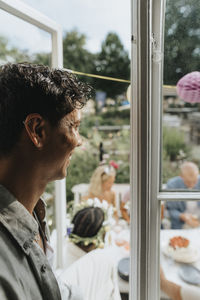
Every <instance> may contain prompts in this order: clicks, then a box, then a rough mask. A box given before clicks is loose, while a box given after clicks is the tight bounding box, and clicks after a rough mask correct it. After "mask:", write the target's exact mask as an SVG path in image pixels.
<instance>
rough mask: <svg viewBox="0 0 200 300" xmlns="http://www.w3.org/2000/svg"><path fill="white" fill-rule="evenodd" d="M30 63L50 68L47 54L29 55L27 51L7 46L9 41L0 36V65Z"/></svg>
mask: <svg viewBox="0 0 200 300" xmlns="http://www.w3.org/2000/svg"><path fill="white" fill-rule="evenodd" d="M25 61H26V62H32V63H38V64H44V65H48V66H50V64H51V59H50V54H49V53H35V54H33V55H30V54H29V53H28V51H27V50H21V49H18V48H16V47H13V46H11V45H9V41H8V40H7V39H6V38H5V37H2V36H0V63H7V62H11V63H19V62H25Z"/></svg>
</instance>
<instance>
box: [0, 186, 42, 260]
mask: <svg viewBox="0 0 200 300" xmlns="http://www.w3.org/2000/svg"><path fill="white" fill-rule="evenodd" d="M38 203H39V204H38ZM38 203H37V205H36V207H37V210H38V209H40V214H41V216H40V215H39V216H38V217H39V218H40V220H41V217H42V216H43V213H42V209H41V207H42V204H41V203H42V200H39V201H38ZM43 205H44V204H43ZM39 206H40V208H39ZM37 214H38V212H37ZM44 215H45V213H44ZM43 217H44V216H43ZM41 221H42V220H41ZM0 222H1V223H2V224H3V226H4V227H6V229H7V230H8V231H9V232H10V234H11V235H12V236H13V238H14V239H15V240H16V241H17V242H18V244H19V245H20V246H21V247H22V249H23V250H24V251H25V252H26V253H27V254H28V253H29V250H30V246H31V244H32V243H33V241H34V240H35V239H36V236H37V235H38V233H39V228H38V223H37V222H36V220H35V219H34V217H33V216H32V215H31V214H30V213H29V212H28V210H27V209H26V208H25V207H24V206H23V205H22V204H21V203H20V202H19V201H18V200H17V199H16V198H15V197H14V196H13V195H12V194H11V193H10V192H9V191H8V190H7V189H6V188H5V187H4V186H2V185H0Z"/></svg>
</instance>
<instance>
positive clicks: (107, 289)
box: [59, 199, 121, 300]
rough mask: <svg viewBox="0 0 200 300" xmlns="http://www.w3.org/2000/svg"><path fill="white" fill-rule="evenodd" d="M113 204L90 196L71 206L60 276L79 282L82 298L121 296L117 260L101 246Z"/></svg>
mask: <svg viewBox="0 0 200 300" xmlns="http://www.w3.org/2000/svg"><path fill="white" fill-rule="evenodd" d="M112 212H113V210H112V208H111V207H110V208H108V205H107V203H106V202H105V201H103V202H102V203H101V202H100V201H99V200H97V199H94V200H92V199H90V200H88V201H84V202H81V203H79V204H78V205H77V206H75V207H74V210H73V214H72V216H71V226H70V227H69V228H68V234H69V239H68V241H67V249H66V251H67V261H66V265H65V271H64V272H62V273H61V274H60V277H59V278H60V279H61V280H62V282H64V283H65V284H67V285H69V286H71V285H78V286H79V288H80V291H81V292H82V294H83V296H84V299H87V300H94V299H95V300H121V297H120V293H119V287H118V277H117V266H116V260H115V259H114V257H113V255H111V253H110V252H109V251H107V249H103V248H104V238H105V234H106V232H107V230H108V229H109V227H108V226H109V219H110V218H111V217H112Z"/></svg>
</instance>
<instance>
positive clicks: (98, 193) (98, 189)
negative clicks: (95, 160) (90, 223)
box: [83, 165, 118, 220]
mask: <svg viewBox="0 0 200 300" xmlns="http://www.w3.org/2000/svg"><path fill="white" fill-rule="evenodd" d="M115 177H116V171H115V168H114V167H113V166H112V165H102V166H99V167H97V168H96V169H95V171H94V172H93V174H92V177H91V179H90V184H89V188H88V193H87V195H86V196H85V197H83V200H87V199H90V198H91V199H93V198H98V199H99V200H100V201H103V200H106V201H107V202H108V204H109V205H112V206H113V208H114V217H115V219H116V220H118V212H117V206H116V194H115V192H114V191H113V190H112V186H113V184H114V182H115Z"/></svg>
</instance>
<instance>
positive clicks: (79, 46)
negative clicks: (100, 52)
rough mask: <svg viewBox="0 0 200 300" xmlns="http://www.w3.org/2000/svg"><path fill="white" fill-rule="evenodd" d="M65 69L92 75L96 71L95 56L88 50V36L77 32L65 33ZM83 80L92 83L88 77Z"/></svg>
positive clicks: (82, 78)
mask: <svg viewBox="0 0 200 300" xmlns="http://www.w3.org/2000/svg"><path fill="white" fill-rule="evenodd" d="M63 59H64V67H65V68H67V69H71V70H74V71H79V72H85V73H92V70H93V69H94V60H95V54H92V53H90V52H89V51H88V50H87V49H86V36H85V35H84V34H81V33H79V32H78V31H76V30H72V31H69V32H66V33H65V36H64V38H63ZM81 80H83V81H87V82H89V83H91V82H92V79H89V78H88V77H81Z"/></svg>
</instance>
